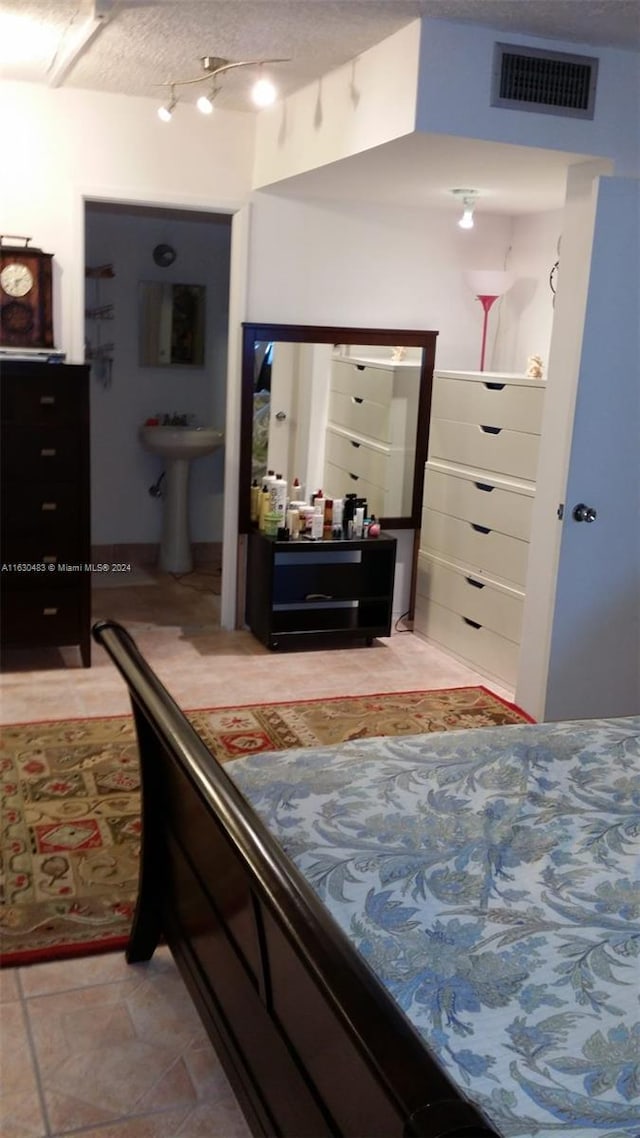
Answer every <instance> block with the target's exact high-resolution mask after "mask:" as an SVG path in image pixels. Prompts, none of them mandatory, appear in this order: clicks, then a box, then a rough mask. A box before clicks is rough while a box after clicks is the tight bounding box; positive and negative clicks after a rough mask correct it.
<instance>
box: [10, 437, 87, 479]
mask: <svg viewBox="0 0 640 1138" xmlns="http://www.w3.org/2000/svg"><path fill="white" fill-rule="evenodd" d="M81 464H82V455H81V450H80V447H79V445H78V432H77V430H76V429H75V428H73V427H64V428H63V427H35V428H34V429H33V430H30V429H26V428H24V427H11V428H9V429H8V430H7V436H6V440H5V442H4V446H3V453H2V474H3V478H6V479H10V480H11V481H12V482H15V481H18V482H22V481H24V480H28V481H31V482H45V483H47V482H64V481H66V479H68V478H74V477H76V476H77V475H78V473H79V471H80V469H81Z"/></svg>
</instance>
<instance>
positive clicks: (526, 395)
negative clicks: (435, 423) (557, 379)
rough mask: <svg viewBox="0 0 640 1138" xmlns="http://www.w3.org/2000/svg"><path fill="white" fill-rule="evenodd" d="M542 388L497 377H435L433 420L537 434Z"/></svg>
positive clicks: (541, 407) (540, 412)
mask: <svg viewBox="0 0 640 1138" xmlns="http://www.w3.org/2000/svg"><path fill="white" fill-rule="evenodd" d="M543 402H544V389H543V388H541V387H525V386H522V385H520V384H513V383H509V382H505V381H504V380H499V379H493V380H492V379H486V380H481V379H450V378H448V377H445V376H436V379H435V381H434V385H433V404H432V409H431V413H432V415H433V416H434V418H436V419H456V420H459V421H460V422H463V423H478V424H482V423H486V424H488V425H489V426H491V427H506V428H508V429H509V430H511V431H525V432H526V433H528V434H532V435H539V434H540V430H541V428H542V409H543Z"/></svg>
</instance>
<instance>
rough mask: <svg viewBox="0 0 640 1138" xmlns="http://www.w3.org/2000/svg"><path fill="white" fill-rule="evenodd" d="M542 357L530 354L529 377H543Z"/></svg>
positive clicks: (528, 363)
mask: <svg viewBox="0 0 640 1138" xmlns="http://www.w3.org/2000/svg"><path fill="white" fill-rule="evenodd" d="M542 371H543V369H542V358H541V357H540V356H529V357H528V358H527V375H528V377H529V379H542V378H543V376H542Z"/></svg>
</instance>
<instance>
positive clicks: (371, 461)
mask: <svg viewBox="0 0 640 1138" xmlns="http://www.w3.org/2000/svg"><path fill="white" fill-rule="evenodd" d="M326 448H327V449H326V452H325V453H326V460H327V462H331V463H333V465H334V466H339V467H340V468H341V469H342V470H345V471H347V472H348V473H350V474H354V475H355V476H356V477H357V478H362V479H363V480H364V481H366V482H372V483H373V485H374V486H381V487H383V489H384V488H386V487H387V485H388V480H389V452H388V450H385V449H384V448H381V449H380V450H377V449H376V448H375V447H373V446H371V445H370V444H369V443H367V442H361V441H360V440H359V439H352V438H350V437H349V436H348V435H342V434H340V433H339V432H338V431H334V430H331V429H329V430H328V431H327V442H326Z"/></svg>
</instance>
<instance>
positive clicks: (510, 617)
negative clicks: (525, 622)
mask: <svg viewBox="0 0 640 1138" xmlns="http://www.w3.org/2000/svg"><path fill="white" fill-rule="evenodd" d="M417 595H418V596H419V597H421V598H423V600H421V601H420V604H421V605H422V604H423V603H424V602H425V601H426V602H427V603H428V602H429V601H435V603H436V604H439V605H442V606H443V607H444V608H447V609H450V610H451V611H452V612H456V613H458V615H459V616H463V617H466V618H467V619H468V620H472V621H474V622H475V623H476V624H480V625H482V627H483V628H490V629H491V631H492V632H497V633H499V635H500V636H505V637H506V638H507V640H513V641H514V642H515V643H516V644H517V643H519V642H520V634H521V630H522V612H523V607H524V594H523V593H517V592H516V591H515V590H513V589H503V588H500V586H499V585H494V584H491V583H489V582H488V581H483V580H482V578H479V577H474V576H473V574H469V573H465V572H464V570H461V569H459V568H457V567H456V566H453V565H445V564H444V563H443V562H441V561H437V560H434V559H433V558H431V557H427V556H426V554H424V553H420V554H419V555H418V576H417Z"/></svg>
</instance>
